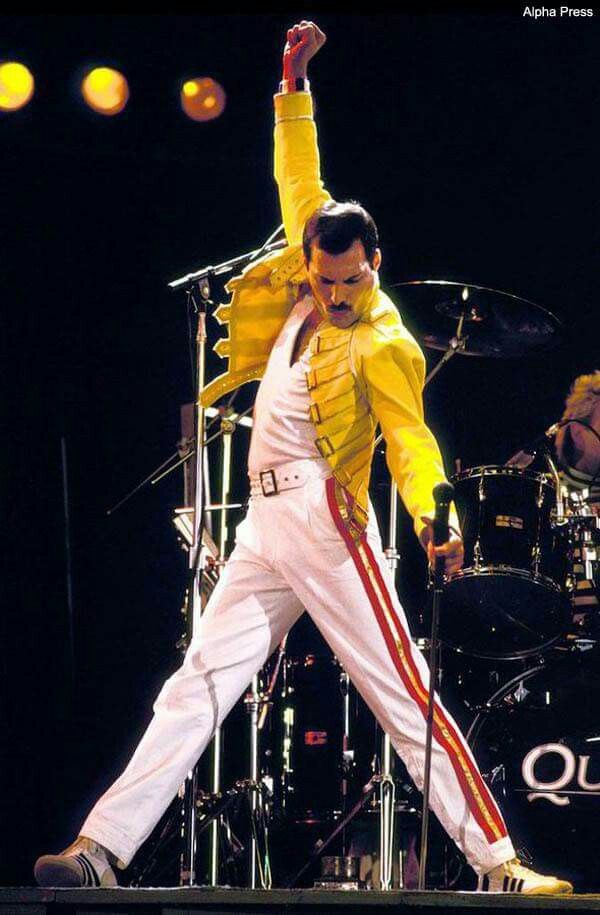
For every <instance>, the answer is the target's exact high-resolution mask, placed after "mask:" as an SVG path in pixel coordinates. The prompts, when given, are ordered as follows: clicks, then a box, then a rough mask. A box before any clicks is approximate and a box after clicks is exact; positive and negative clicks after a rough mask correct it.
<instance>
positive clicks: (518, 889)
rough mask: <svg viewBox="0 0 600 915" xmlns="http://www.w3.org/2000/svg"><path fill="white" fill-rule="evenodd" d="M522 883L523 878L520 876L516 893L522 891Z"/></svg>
mask: <svg viewBox="0 0 600 915" xmlns="http://www.w3.org/2000/svg"><path fill="white" fill-rule="evenodd" d="M524 883H525V880H524V879H523V877H521V879H520V880H519V882H518V884H517V893H522V892H523V884H524Z"/></svg>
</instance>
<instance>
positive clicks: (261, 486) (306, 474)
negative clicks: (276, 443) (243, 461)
mask: <svg viewBox="0 0 600 915" xmlns="http://www.w3.org/2000/svg"><path fill="white" fill-rule="evenodd" d="M248 476H249V477H250V495H251V496H253V497H254V496H276V495H277V493H279V492H284V491H285V490H286V489H298V487H299V486H304V484H305V483H307V482H308V481H309V480H322V479H324V478H325V477H329V476H331V469H330V467H329V465H328V464H326V463H325V461H322V460H311V459H310V458H305V459H303V460H299V461H288V462H287V463H285V464H278V466H277V467H269V468H268V469H267V470H260V471H259V472H258V473H250V474H248Z"/></svg>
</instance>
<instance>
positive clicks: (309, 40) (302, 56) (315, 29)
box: [283, 19, 327, 79]
mask: <svg viewBox="0 0 600 915" xmlns="http://www.w3.org/2000/svg"><path fill="white" fill-rule="evenodd" d="M326 40H327V39H326V37H325V35H324V33H323V32H322V31H321V29H320V28H319V26H318V25H315V23H314V22H307V21H306V20H305V19H303V20H302V22H300V23H299V24H297V25H294V26H292V28H291V29H288V32H287V41H286V43H285V48H284V49H283V78H284V79H301V78H303V77H306V68H307V66H308V62H309V60H310V59H311V58H312V57H314V56H315V54H316V53H317V51H318V50H319V49H320V48H322V47H323V45H324V44H325V42H326Z"/></svg>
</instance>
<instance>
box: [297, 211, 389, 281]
mask: <svg viewBox="0 0 600 915" xmlns="http://www.w3.org/2000/svg"><path fill="white" fill-rule="evenodd" d="M357 240H358V241H361V242H362V243H363V247H364V249H365V254H366V255H367V260H368V261H369V263H370V264H371V266H372V265H373V258H374V256H375V251H376V249H377V246H378V244H379V233H378V232H377V226H376V225H375V221H374V219H373V217H372V216H371V215H370V214H369V213H367V211H366V210H365V208H364V207H362V206H361V205H360V203H357V202H356V200H348V201H345V202H344V203H338V202H337V201H336V200H328V201H327V203H324V204H323V206H320V207H319V209H318V210H315V212H314V213H313V214H312V216H311V217H310V219H308V220H307V221H306V224H305V226H304V232H303V235H302V248H303V250H304V256H305V258H306V260H307V262H308V261H310V255H311V245H312V243H313V241H316V242H317V244H318V246H319V248H321V249H322V250H323V251H326V252H327V254H343V252H344V251H347V250H348V248H349V247H350V245H351V244H352V243H353V242H354V241H357Z"/></svg>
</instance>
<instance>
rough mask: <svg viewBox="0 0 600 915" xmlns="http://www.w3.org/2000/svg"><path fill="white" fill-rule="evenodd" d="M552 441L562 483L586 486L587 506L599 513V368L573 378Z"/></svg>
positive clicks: (578, 487)
mask: <svg viewBox="0 0 600 915" xmlns="http://www.w3.org/2000/svg"><path fill="white" fill-rule="evenodd" d="M554 444H555V448H556V454H557V457H558V459H559V462H560V466H561V470H562V474H563V479H564V481H565V483H566V485H567V486H568V487H569V489H570V490H571V491H582V490H587V492H588V496H587V502H588V504H589V506H590V508H591V510H592V511H593V512H594V514H600V370H596V371H595V372H591V373H590V374H589V375H579V377H578V378H576V379H575V380H574V381H573V383H572V385H571V388H570V390H569V394H568V396H567V399H566V401H565V408H564V410H563V415H562V416H561V419H560V429H559V430H558V432H557V434H556V439H555V441H554Z"/></svg>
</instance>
